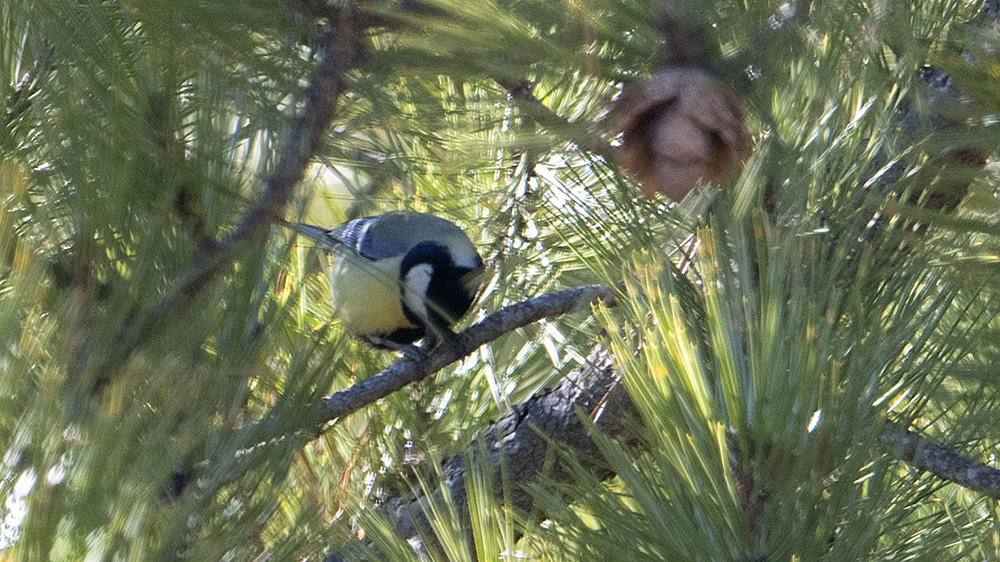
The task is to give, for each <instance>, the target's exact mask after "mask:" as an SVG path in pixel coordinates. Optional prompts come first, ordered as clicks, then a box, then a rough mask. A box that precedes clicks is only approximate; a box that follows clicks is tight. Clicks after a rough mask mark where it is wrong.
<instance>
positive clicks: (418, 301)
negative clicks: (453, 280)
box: [403, 263, 434, 320]
mask: <svg viewBox="0 0 1000 562" xmlns="http://www.w3.org/2000/svg"><path fill="white" fill-rule="evenodd" d="M433 276H434V266H432V265H431V264H429V263H422V264H419V265H415V266H413V267H412V268H410V270H409V271H407V272H406V277H405V278H404V279H403V302H404V303H406V307H407V308H409V309H410V310H412V311H413V312H414V314H416V315H417V316H419V317H421V318H423V319H425V320H426V319H427V318H428V317H429V315H428V312H427V288H428V287H429V286H430V284H431V277H433Z"/></svg>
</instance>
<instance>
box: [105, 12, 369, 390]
mask: <svg viewBox="0 0 1000 562" xmlns="http://www.w3.org/2000/svg"><path fill="white" fill-rule="evenodd" d="M329 15H330V17H331V19H330V21H329V22H328V27H327V30H326V33H325V34H324V35H323V38H322V39H321V40H320V42H319V44H320V45H321V58H320V63H319V66H318V67H317V68H316V70H315V71H314V72H313V75H312V77H311V79H310V82H309V86H308V88H307V89H306V94H305V104H304V107H303V109H302V113H301V114H300V115H299V117H298V118H297V119H296V120H295V121H294V122H293V124H292V127H291V130H290V131H289V137H288V141H287V142H286V144H285V146H284V148H283V150H282V151H281V154H280V157H279V159H278V163H277V165H276V167H275V169H274V171H273V172H272V173H271V175H270V176H269V177H268V180H267V185H266V187H265V189H264V192H263V194H262V195H261V197H260V199H259V201H258V202H257V203H256V204H255V205H254V206H253V207H252V208H251V209H249V210H248V211H247V212H246V213H245V214H244V215H243V217H242V218H241V219H240V222H239V224H238V225H237V227H236V229H235V230H234V231H233V232H232V233H231V234H229V235H228V236H226V237H225V238H222V239H221V240H218V241H213V240H208V241H206V242H205V243H204V244H202V251H201V252H200V253H199V255H198V256H197V258H196V259H195V261H194V263H193V264H192V265H191V266H190V267H189V268H188V269H187V270H186V271H184V272H183V273H181V274H180V275H179V276H178V279H177V281H176V284H175V289H174V291H173V292H172V293H171V294H170V295H168V296H167V297H166V298H164V299H163V300H161V301H160V302H159V303H156V304H154V305H153V306H152V307H150V308H149V309H147V310H142V311H138V312H137V314H135V315H134V318H135V321H134V322H129V323H126V324H125V325H124V326H123V327H122V330H121V332H120V334H119V338H118V339H119V342H120V345H119V346H118V348H117V349H116V350H115V353H114V354H113V355H111V356H109V357H106V358H105V359H104V361H103V362H102V364H101V365H100V368H99V369H98V373H97V376H96V378H95V379H94V380H95V382H94V386H95V388H100V387H101V386H103V384H104V383H106V382H107V381H108V380H109V378H110V371H111V370H113V369H114V368H116V367H117V366H120V365H121V364H123V363H124V362H125V361H127V360H128V357H129V356H130V355H131V354H132V351H133V350H135V348H136V347H137V346H139V345H140V344H141V342H143V341H145V340H147V339H148V338H149V337H151V336H152V335H153V334H154V333H155V332H156V331H157V329H158V328H159V326H161V325H163V323H164V321H165V319H167V318H170V317H173V316H174V315H176V314H178V313H182V312H184V311H185V310H187V309H188V307H189V306H190V304H191V302H192V300H193V299H194V297H196V296H197V295H198V294H199V293H200V292H201V291H202V290H203V289H204V288H205V287H206V286H207V285H208V284H209V283H211V282H212V281H213V280H215V279H216V278H218V277H219V276H220V275H223V274H224V273H225V272H227V271H229V269H230V268H231V267H232V266H233V264H234V263H235V261H236V260H237V259H238V258H239V257H240V256H241V255H243V254H244V253H245V252H247V251H249V250H251V249H252V248H257V247H260V246H261V245H262V243H263V241H264V240H265V239H266V237H267V235H268V233H269V232H270V227H271V226H272V225H273V224H276V223H278V222H280V221H283V220H284V215H285V210H286V208H287V207H288V204H289V203H290V202H291V199H292V196H293V194H294V192H295V187H296V186H297V185H298V184H299V183H300V182H301V181H302V178H303V177H304V175H305V170H306V168H307V167H308V165H309V163H310V162H311V161H312V159H313V157H314V156H315V155H316V152H317V151H318V150H319V148H320V144H321V142H322V139H323V135H324V133H325V132H326V130H327V128H328V127H329V125H330V123H331V122H332V121H333V117H334V114H335V111H336V105H337V100H338V99H339V98H340V96H341V95H342V94H343V93H344V92H345V91H346V90H347V86H348V84H347V79H346V73H347V72H348V71H349V70H350V69H351V68H353V67H354V66H355V65H356V64H357V63H358V62H359V60H360V59H361V56H362V53H361V46H360V42H359V39H358V33H359V30H360V28H359V26H357V25H356V24H355V21H354V19H353V14H352V13H351V11H350V10H336V11H331V12H330V13H329Z"/></svg>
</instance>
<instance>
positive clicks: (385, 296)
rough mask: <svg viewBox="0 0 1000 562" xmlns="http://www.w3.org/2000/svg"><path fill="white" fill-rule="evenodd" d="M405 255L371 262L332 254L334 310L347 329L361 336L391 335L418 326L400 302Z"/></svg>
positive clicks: (331, 283) (331, 274)
mask: <svg viewBox="0 0 1000 562" xmlns="http://www.w3.org/2000/svg"><path fill="white" fill-rule="evenodd" d="M402 261H403V256H398V257H394V258H386V259H381V260H378V261H371V260H367V259H364V258H361V257H354V256H347V255H339V256H336V257H333V259H332V264H331V270H330V279H331V282H330V294H331V296H332V301H333V310H334V313H335V314H336V315H337V316H338V317H339V318H340V319H341V321H342V322H343V323H344V326H345V327H347V329H349V330H351V331H352V332H355V333H356V334H359V335H379V334H389V333H391V332H393V331H394V330H397V329H399V328H416V326H415V325H414V324H413V323H412V322H410V321H409V320H407V319H406V316H405V315H404V314H403V307H402V305H401V304H400V287H399V268H400V265H401V264H402Z"/></svg>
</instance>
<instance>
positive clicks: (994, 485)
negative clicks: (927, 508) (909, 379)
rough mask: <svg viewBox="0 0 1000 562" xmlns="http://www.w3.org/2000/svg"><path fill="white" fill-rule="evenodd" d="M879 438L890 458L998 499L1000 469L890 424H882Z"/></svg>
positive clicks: (999, 493) (999, 496)
mask: <svg viewBox="0 0 1000 562" xmlns="http://www.w3.org/2000/svg"><path fill="white" fill-rule="evenodd" d="M879 441H881V442H882V444H883V445H885V446H886V447H887V448H888V449H889V452H890V453H891V454H892V455H893V457H894V458H896V459H898V460H901V461H904V462H906V463H907V464H909V465H910V466H912V467H913V468H916V469H917V470H923V471H927V472H930V473H932V474H934V475H935V476H937V477H938V478H940V479H942V480H944V481H945V482H951V483H952V484H957V485H959V486H961V487H963V488H966V489H968V490H971V491H973V492H978V493H980V494H982V495H984V496H986V497H989V498H993V499H995V500H1000V470H997V469H996V468H993V467H991V466H989V465H986V464H983V463H981V462H979V461H976V460H972V459H970V458H968V457H966V456H964V455H962V454H960V453H958V452H957V451H955V450H954V449H952V448H951V447H949V446H947V445H942V444H940V443H935V442H933V441H931V440H930V439H927V438H926V437H923V436H921V435H920V434H917V433H914V432H912V431H909V430H907V429H906V428H905V427H902V426H899V425H897V424H893V423H886V425H885V429H884V431H883V432H882V434H881V435H880V436H879Z"/></svg>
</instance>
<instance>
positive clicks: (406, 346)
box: [362, 336, 426, 361]
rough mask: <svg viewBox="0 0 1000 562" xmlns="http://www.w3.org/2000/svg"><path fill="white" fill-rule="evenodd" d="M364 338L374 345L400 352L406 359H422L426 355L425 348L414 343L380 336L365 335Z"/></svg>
mask: <svg viewBox="0 0 1000 562" xmlns="http://www.w3.org/2000/svg"><path fill="white" fill-rule="evenodd" d="M362 339H363V340H365V341H366V342H368V343H369V344H370V345H372V346H374V347H381V348H384V349H391V350H392V351H395V352H396V353H399V354H400V355H402V356H403V357H405V358H406V359H409V360H410V361H418V360H420V359H423V358H424V355H426V351H425V350H423V349H422V348H420V347H418V346H416V345H413V344H412V343H396V342H394V341H390V340H387V339H384V338H380V337H378V336H365V337H363V338H362Z"/></svg>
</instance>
